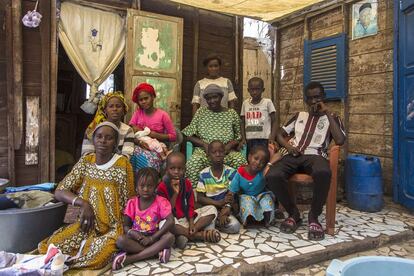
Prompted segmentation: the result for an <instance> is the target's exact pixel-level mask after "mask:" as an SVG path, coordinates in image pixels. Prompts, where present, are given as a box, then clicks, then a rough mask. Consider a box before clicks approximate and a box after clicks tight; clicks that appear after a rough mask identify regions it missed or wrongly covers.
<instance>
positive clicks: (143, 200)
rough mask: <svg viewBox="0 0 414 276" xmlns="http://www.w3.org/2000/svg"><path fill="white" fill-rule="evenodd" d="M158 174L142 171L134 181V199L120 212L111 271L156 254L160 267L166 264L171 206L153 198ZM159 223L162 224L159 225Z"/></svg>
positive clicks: (171, 225) (170, 227) (161, 199)
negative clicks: (120, 225)
mask: <svg viewBox="0 0 414 276" xmlns="http://www.w3.org/2000/svg"><path fill="white" fill-rule="evenodd" d="M158 181H159V175H158V172H157V171H156V170H155V169H153V168H143V169H141V170H139V171H138V173H137V174H136V177H135V189H136V192H137V195H136V196H135V197H133V198H131V199H130V200H128V202H127V205H126V207H125V211H124V234H123V235H122V236H120V237H119V238H118V240H117V242H116V245H117V247H118V248H119V249H121V250H122V252H121V253H119V254H118V255H117V256H116V257H115V259H114V261H113V264H112V269H113V270H118V269H121V268H123V267H124V266H125V265H128V264H130V263H134V262H137V261H140V260H144V259H147V258H150V257H152V256H154V255H156V254H159V259H160V262H161V263H166V262H168V260H169V258H170V254H171V251H170V247H171V245H172V244H173V243H174V236H173V235H172V234H171V233H170V232H169V230H171V229H172V228H173V226H174V219H173V216H172V214H171V205H170V203H169V202H168V200H166V199H165V198H163V197H161V196H158V195H157V194H156V192H155V191H156V188H157V184H158ZM162 220H165V221H163V222H164V223H163V224H162V225H160V222H161V221H162Z"/></svg>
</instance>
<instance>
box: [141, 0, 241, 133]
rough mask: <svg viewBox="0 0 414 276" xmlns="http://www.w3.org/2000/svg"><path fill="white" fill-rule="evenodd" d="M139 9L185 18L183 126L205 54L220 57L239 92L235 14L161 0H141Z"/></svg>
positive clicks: (203, 69) (188, 114) (202, 70)
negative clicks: (220, 12) (215, 54)
mask: <svg viewBox="0 0 414 276" xmlns="http://www.w3.org/2000/svg"><path fill="white" fill-rule="evenodd" d="M141 10H143V11H148V12H153V13H158V14H164V15H169V16H175V17H181V18H183V19H184V32H183V44H184V45H183V71H182V72H183V76H182V98H181V126H182V127H185V126H187V125H188V124H189V123H190V121H191V99H192V95H193V88H194V85H195V83H196V82H197V81H198V80H199V79H201V78H203V77H204V76H205V75H206V70H205V68H204V66H203V64H202V63H203V59H204V58H205V57H206V56H207V55H208V54H211V53H217V54H219V55H220V56H221V57H222V59H223V65H222V75H223V76H224V77H227V78H229V79H230V80H232V82H233V84H235V89H236V93H237V95H238V97H239V96H240V95H241V87H240V85H241V84H242V82H241V81H238V82H237V83H236V82H235V81H236V64H235V59H236V51H235V49H236V39H235V38H236V20H237V19H236V17H234V16H229V15H224V14H219V13H216V12H211V11H207V10H198V9H196V8H192V7H189V6H185V5H178V4H175V3H172V2H168V1H162V0H143V1H141ZM239 72H241V70H239Z"/></svg>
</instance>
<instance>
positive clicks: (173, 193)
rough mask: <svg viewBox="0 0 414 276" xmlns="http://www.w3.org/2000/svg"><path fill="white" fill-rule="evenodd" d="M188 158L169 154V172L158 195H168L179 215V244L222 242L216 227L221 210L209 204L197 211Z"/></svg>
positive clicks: (176, 233)
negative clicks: (187, 168) (186, 176)
mask: <svg viewBox="0 0 414 276" xmlns="http://www.w3.org/2000/svg"><path fill="white" fill-rule="evenodd" d="M184 171H185V157H184V155H183V154H182V153H180V152H173V153H171V154H170V155H168V157H167V168H166V175H165V176H164V178H163V181H162V182H161V183H160V184H159V185H158V194H159V195H161V196H163V197H165V198H167V199H168V200H169V201H170V203H171V207H172V213H173V214H174V217H175V227H174V230H173V231H172V232H173V233H174V234H175V236H176V240H175V243H176V246H177V247H178V248H180V249H183V248H185V246H186V244H187V242H188V240H192V241H206V242H213V243H216V242H219V241H220V239H221V236H220V232H218V231H217V230H216V229H214V225H215V220H216V217H217V209H216V208H215V207H214V206H212V205H207V206H204V207H202V208H199V209H196V210H194V191H193V187H192V185H191V182H190V180H188V179H187V178H185V177H184Z"/></svg>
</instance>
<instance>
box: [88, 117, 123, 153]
mask: <svg viewBox="0 0 414 276" xmlns="http://www.w3.org/2000/svg"><path fill="white" fill-rule="evenodd" d="M103 126H108V127H110V128H112V129H113V130H114V131H115V132H116V143H115V151H116V149H117V148H118V144H119V139H120V133H119V128H118V127H117V126H116V125H115V124H114V123H111V122H109V121H104V122H102V123H99V124H98V125H97V126H96V127H95V129H94V130H93V131H92V133H91V137H93V135H94V133H95V132H96V131H97V130H98V129H99V128H101V127H103Z"/></svg>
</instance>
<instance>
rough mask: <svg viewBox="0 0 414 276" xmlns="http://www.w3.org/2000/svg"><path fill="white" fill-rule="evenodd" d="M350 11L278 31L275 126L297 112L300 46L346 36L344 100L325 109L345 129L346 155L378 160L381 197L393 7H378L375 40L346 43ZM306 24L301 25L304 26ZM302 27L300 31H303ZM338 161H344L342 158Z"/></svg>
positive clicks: (388, 184) (387, 155) (388, 0)
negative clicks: (338, 118) (307, 41)
mask: <svg viewBox="0 0 414 276" xmlns="http://www.w3.org/2000/svg"><path fill="white" fill-rule="evenodd" d="M351 5H352V4H346V5H345V4H344V5H343V6H341V5H339V6H337V7H336V8H334V9H331V10H329V11H326V12H324V13H322V14H319V15H316V14H314V15H312V16H311V17H310V18H308V21H305V19H304V20H301V21H299V22H297V23H296V24H293V25H290V26H286V27H283V26H280V27H279V31H278V32H279V38H278V39H279V40H278V41H279V46H278V51H277V53H278V56H277V57H276V60H277V61H279V65H280V81H279V82H278V85H277V86H276V95H277V96H276V98H277V99H278V100H277V102H276V106H277V107H279V109H280V122H281V123H284V122H286V120H287V119H288V118H289V117H290V116H291V115H293V114H294V113H295V112H297V111H300V110H303V109H304V104H303V95H302V93H303V41H304V39H305V38H309V39H312V40H315V39H319V38H323V37H328V36H331V35H335V34H338V33H342V32H348V100H347V101H345V102H331V103H329V108H330V109H331V110H332V111H334V112H336V113H338V114H340V115H341V117H342V118H343V119H344V121H345V122H346V123H347V125H346V128H347V132H348V140H347V142H348V144H347V146H345V147H343V149H342V151H343V153H344V151H346V150H347V151H348V153H349V154H356V153H360V154H367V155H374V156H378V157H380V159H381V163H382V167H383V176H384V183H385V192H386V193H387V194H391V192H392V108H393V107H392V96H393V95H392V93H393V90H392V87H393V79H392V76H393V68H392V65H393V59H392V57H393V29H392V28H393V1H392V0H385V1H378V26H379V30H378V34H377V35H375V36H370V37H365V38H362V39H357V40H352V39H351V33H350V32H349V31H348V30H351V28H352V27H351V16H347V13H348V14H351ZM305 22H306V23H305ZM305 25H306V28H305ZM343 157H344V155H343Z"/></svg>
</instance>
